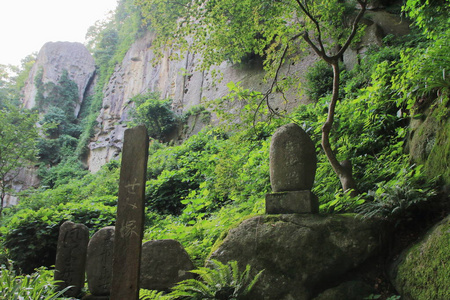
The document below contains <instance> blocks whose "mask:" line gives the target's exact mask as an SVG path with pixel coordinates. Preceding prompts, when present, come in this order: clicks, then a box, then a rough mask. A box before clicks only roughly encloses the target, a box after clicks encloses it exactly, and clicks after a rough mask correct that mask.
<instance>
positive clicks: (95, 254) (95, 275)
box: [86, 226, 115, 296]
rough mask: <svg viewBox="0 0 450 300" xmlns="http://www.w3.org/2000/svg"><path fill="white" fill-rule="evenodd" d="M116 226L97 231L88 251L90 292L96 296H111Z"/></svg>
mask: <svg viewBox="0 0 450 300" xmlns="http://www.w3.org/2000/svg"><path fill="white" fill-rule="evenodd" d="M114 232H115V227H114V226H108V227H105V228H102V229H100V230H99V231H97V232H96V233H95V234H94V235H93V236H92V238H91V240H90V241H89V244H88V250H87V263H86V276H87V281H88V287H89V291H90V292H91V293H92V295H95V296H109V291H110V288H111V279H112V262H113V252H114Z"/></svg>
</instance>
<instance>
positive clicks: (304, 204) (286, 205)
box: [266, 191, 319, 214]
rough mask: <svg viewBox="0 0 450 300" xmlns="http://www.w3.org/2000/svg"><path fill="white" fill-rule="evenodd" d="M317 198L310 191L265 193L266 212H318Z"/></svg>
mask: <svg viewBox="0 0 450 300" xmlns="http://www.w3.org/2000/svg"><path fill="white" fill-rule="evenodd" d="M318 212H319V200H318V199H317V196H316V195H314V194H313V193H312V192H311V191H294V192H278V193H272V194H266V214H303V213H318Z"/></svg>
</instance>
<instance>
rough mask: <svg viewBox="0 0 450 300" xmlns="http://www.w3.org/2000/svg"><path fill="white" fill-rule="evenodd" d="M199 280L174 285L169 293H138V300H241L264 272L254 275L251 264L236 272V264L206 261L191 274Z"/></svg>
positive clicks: (189, 280) (234, 262) (143, 291)
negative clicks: (205, 265) (206, 262)
mask: <svg viewBox="0 0 450 300" xmlns="http://www.w3.org/2000/svg"><path fill="white" fill-rule="evenodd" d="M191 272H192V273H194V274H196V275H197V276H198V279H187V280H184V281H182V282H179V283H177V284H176V285H175V286H174V287H173V288H172V289H171V292H170V293H168V294H163V293H161V292H157V291H148V290H141V292H140V299H141V300H164V299H165V300H171V299H172V300H175V299H177V300H183V299H186V300H187V299H193V300H206V299H211V300H240V299H247V298H245V297H246V296H247V295H248V294H249V292H250V291H251V290H252V289H253V286H254V285H255V284H256V283H257V282H258V280H259V278H260V277H261V275H262V273H263V271H260V272H259V273H257V274H255V275H253V274H254V272H252V270H251V267H250V265H247V266H246V267H245V270H244V271H242V272H241V271H240V270H239V266H238V263H237V262H236V261H230V262H228V263H227V264H224V263H221V262H220V261H217V260H214V259H213V260H211V261H209V266H208V267H200V268H198V269H196V270H193V271H191Z"/></svg>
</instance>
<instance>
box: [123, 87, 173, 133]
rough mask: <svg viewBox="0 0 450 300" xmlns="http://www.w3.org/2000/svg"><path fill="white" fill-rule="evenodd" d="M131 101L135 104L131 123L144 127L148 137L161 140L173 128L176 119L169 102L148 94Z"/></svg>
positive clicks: (156, 94)
mask: <svg viewBox="0 0 450 300" xmlns="http://www.w3.org/2000/svg"><path fill="white" fill-rule="evenodd" d="M131 101H132V102H134V104H135V107H134V109H132V110H131V118H132V121H131V123H132V125H133V126H135V125H141V124H143V125H145V127H147V132H148V136H149V137H151V138H154V139H157V140H162V139H163V138H164V137H166V136H167V134H169V133H170V132H171V131H172V129H174V128H175V126H176V122H177V118H176V116H175V113H174V112H173V111H172V109H171V103H172V101H171V100H169V99H159V95H158V93H148V94H143V95H138V96H135V97H133V98H132V99H131Z"/></svg>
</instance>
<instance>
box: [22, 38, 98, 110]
mask: <svg viewBox="0 0 450 300" xmlns="http://www.w3.org/2000/svg"><path fill="white" fill-rule="evenodd" d="M39 69H42V71H43V77H42V81H43V82H44V83H46V82H53V83H57V82H58V80H59V79H60V78H61V75H62V73H63V70H67V72H68V75H69V78H70V79H71V80H73V81H74V82H75V83H76V84H77V86H78V103H77V105H76V107H75V116H78V113H79V111H80V107H81V104H82V103H83V101H84V98H85V95H86V93H87V92H88V90H89V86H90V83H91V82H92V80H93V77H94V74H95V61H94V58H93V57H92V55H91V54H90V53H89V51H88V50H87V49H86V47H85V46H84V45H83V44H81V43H70V42H48V43H46V44H45V45H44V46H42V48H41V50H40V51H39V54H38V56H37V58H36V62H35V64H34V65H33V67H32V68H31V71H30V74H29V75H28V79H27V81H26V83H25V86H24V90H23V100H22V101H23V104H24V107H25V108H29V109H32V108H33V107H34V106H35V104H36V102H35V98H36V94H37V89H36V86H35V84H34V78H35V76H36V74H37V73H38V71H39Z"/></svg>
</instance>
